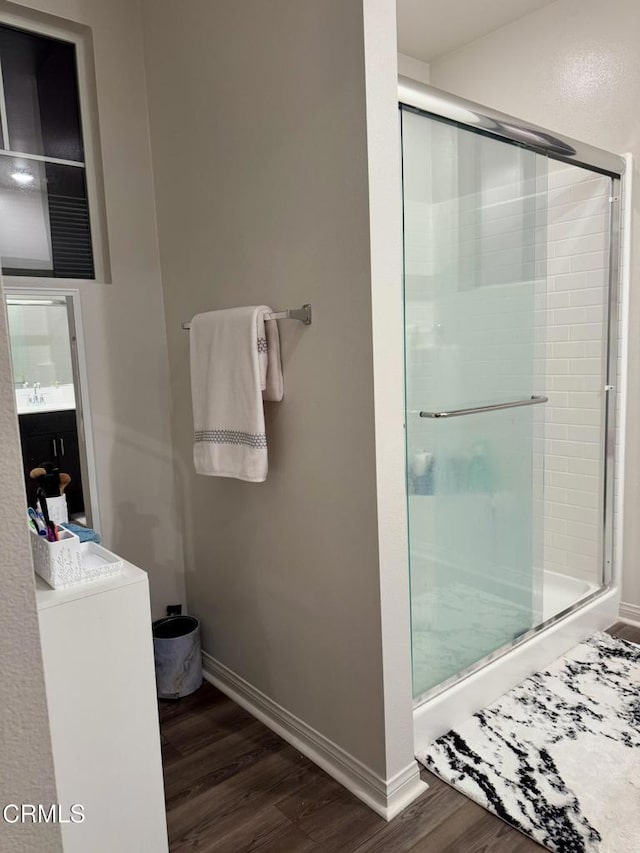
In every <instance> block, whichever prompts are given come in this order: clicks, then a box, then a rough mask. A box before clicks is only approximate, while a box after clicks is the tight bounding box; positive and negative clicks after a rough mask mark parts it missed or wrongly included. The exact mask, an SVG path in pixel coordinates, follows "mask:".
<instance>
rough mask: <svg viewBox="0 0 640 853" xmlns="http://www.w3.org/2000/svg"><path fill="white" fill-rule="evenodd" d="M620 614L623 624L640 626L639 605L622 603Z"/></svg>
mask: <svg viewBox="0 0 640 853" xmlns="http://www.w3.org/2000/svg"><path fill="white" fill-rule="evenodd" d="M618 613H619V614H620V618H621V619H622V621H623V622H630V623H631V624H633V625H640V607H639V606H638V605H637V604H625V603H624V601H621V602H620V609H619V610H618Z"/></svg>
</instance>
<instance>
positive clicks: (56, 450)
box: [52, 438, 58, 459]
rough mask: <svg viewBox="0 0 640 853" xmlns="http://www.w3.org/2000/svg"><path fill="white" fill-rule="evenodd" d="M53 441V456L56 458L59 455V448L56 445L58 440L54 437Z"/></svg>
mask: <svg viewBox="0 0 640 853" xmlns="http://www.w3.org/2000/svg"><path fill="white" fill-rule="evenodd" d="M52 441H53V458H54V459H55V458H56V456H57V455H58V448H57V447H56V440H55V438H54V439H52Z"/></svg>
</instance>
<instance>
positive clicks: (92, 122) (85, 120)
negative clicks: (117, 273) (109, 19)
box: [0, 6, 111, 289]
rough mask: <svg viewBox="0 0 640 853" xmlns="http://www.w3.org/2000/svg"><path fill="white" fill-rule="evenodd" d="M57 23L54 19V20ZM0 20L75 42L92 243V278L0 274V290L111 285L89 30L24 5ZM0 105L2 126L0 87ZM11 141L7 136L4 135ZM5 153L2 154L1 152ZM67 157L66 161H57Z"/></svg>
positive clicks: (1, 14)
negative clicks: (1, 284)
mask: <svg viewBox="0 0 640 853" xmlns="http://www.w3.org/2000/svg"><path fill="white" fill-rule="evenodd" d="M58 22H59V23H58ZM0 25H2V26H8V27H14V28H15V29H19V30H23V31H24V32H27V33H32V34H33V35H40V36H45V37H49V38H54V39H57V40H58V41H63V42H67V43H70V44H72V45H74V47H75V52H76V66H77V77H78V101H79V104H80V124H81V128H82V141H83V147H84V161H83V162H84V174H85V181H86V187H87V202H88V205H89V223H90V229H91V248H92V251H93V268H94V277H93V278H90V279H83V278H51V277H50V276H38V275H33V276H32V275H19V276H16V275H4V276H3V281H4V282H5V289H11V288H13V287H20V286H23V287H24V286H25V285H26V286H31V287H34V288H38V287H39V288H41V287H45V286H47V284H48V285H49V286H51V284H52V283H53V282H56V283H57V284H59V285H62V286H64V285H68V286H70V287H74V286H76V285H77V284H78V283H85V282H86V283H91V284H110V283H111V265H110V261H109V241H108V234H107V216H106V205H105V195H104V180H103V166H102V157H101V149H100V134H99V123H98V108H97V103H98V101H97V87H96V79H95V66H94V59H93V38H92V34H91V29H90V28H89V27H87V26H83V25H81V24H75V23H73V22H71V21H64V20H62V19H59V18H53V17H52V16H49V15H45V14H43V13H38V12H35V11H34V12H33V14H29V10H25V12H24V13H21V14H16V13H13V12H9V11H7V10H6V8H3V7H2V6H0ZM0 78H1V72H0ZM0 109H2V115H3V119H2V125H3V128H4V127H5V125H6V110H5V108H4V92H3V93H2V95H1V96H0ZM9 141H10V137H9ZM0 156H5V155H0ZM29 158H30V159H34V160H40V161H43V160H44V161H45V162H46V161H47V160H49V161H52V162H55V161H56V158H46V157H41V156H40V155H29ZM58 162H66V161H58Z"/></svg>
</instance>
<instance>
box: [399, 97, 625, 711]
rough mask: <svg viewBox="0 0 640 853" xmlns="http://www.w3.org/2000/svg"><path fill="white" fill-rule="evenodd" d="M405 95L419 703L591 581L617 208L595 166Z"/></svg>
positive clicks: (608, 451) (604, 488)
mask: <svg viewBox="0 0 640 853" xmlns="http://www.w3.org/2000/svg"><path fill="white" fill-rule="evenodd" d="M420 97H421V98H422V100H420V99H419V98H418V99H417V100H414V103H410V104H404V103H401V105H400V124H401V140H402V190H403V232H404V305H405V380H406V394H405V399H406V478H407V500H408V517H409V557H410V572H411V614H412V649H413V682H414V697H415V699H416V701H421V700H422V699H425V698H429V697H431V696H432V695H434V693H436V692H438V691H440V690H442V689H443V688H444V687H447V686H448V685H450V684H451V683H452V682H454V681H456V680H458V679H459V678H460V677H462V676H464V675H465V674H468V673H470V672H472V671H475V669H477V668H478V667H479V666H482V665H483V664H484V663H486V662H487V661H489V660H491V659H493V658H494V657H495V656H496V655H499V654H501V653H504V652H505V651H506V650H508V649H509V648H511V647H512V646H513V645H514V644H515V643H518V642H520V641H522V640H525V639H526V638H527V637H529V636H531V635H532V633H533V632H535V631H538V630H540V629H541V628H542V627H544V626H545V625H547V624H549V623H550V622H552V621H554V620H556V619H558V618H560V617H561V616H562V615H564V614H566V613H567V612H569V611H570V610H571V609H572V608H574V607H576V606H579V605H580V603H581V602H583V601H585V600H587V599H589V598H590V597H591V596H594V595H597V594H598V592H599V591H601V590H602V589H603V588H604V587H605V586H606V584H607V582H608V571H609V569H610V563H611V547H612V543H611V531H610V529H609V526H608V525H607V524H605V523H604V520H605V518H608V519H609V520H610V514H611V497H612V476H613V473H612V472H613V466H612V465H611V461H612V453H613V449H614V448H613V445H614V443H615V442H614V441H613V402H612V396H613V395H612V391H613V388H612V387H611V386H613V385H614V384H615V380H614V378H613V377H614V374H615V334H614V332H615V304H616V295H615V288H614V285H615V279H616V273H617V265H616V264H617V229H618V221H617V208H616V203H617V201H618V198H617V197H618V196H619V191H618V184H619V174H616V173H615V172H614V170H613V169H609V170H608V169H607V168H605V167H606V166H608V165H609V163H608V162H607V161H604V162H597V163H596V164H595V166H594V165H590V164H588V163H584V162H579V160H578V158H577V156H575V155H576V154H577V152H576V151H575V149H573V148H572V149H571V150H572V151H573V154H571V153H570V152H569V151H568V146H567V144H566V141H564V140H559V139H556V138H554V137H551V136H549V135H548V134H544V133H543V132H540V133H539V134H538V135H537V136H536V134H535V133H534V132H533V131H532V130H531V129H530V128H528V129H527V132H528V136H527V135H526V134H525V135H524V136H523V134H522V130H521V129H520V131H521V132H520V137H519V138H517V139H514V138H511V136H512V129H511V128H510V127H509V126H508V123H507V122H506V121H502V122H501V123H500V122H497V121H495V119H494V120H493V126H491V125H489V127H486V126H479V125H482V124H483V123H484V125H486V121H484V119H479V118H478V117H477V114H476V112H474V111H473V110H472V109H470V108H469V106H470V105H466V104H463V103H462V102H455V101H451V100H448V101H447V104H448V106H447V109H446V110H441V109H440V106H441V103H442V102H441V101H439V98H440V97H444V98H446V97H447V96H443V95H442V93H438V92H437V90H431V89H429V88H428V87H421V93H420ZM418 102H419V104H421V105H418V106H416V105H415V104H416V103H418ZM452 103H453V106H452ZM443 113H444V114H443ZM496 115H497V114H496ZM501 118H502V119H504V118H505V117H501ZM513 121H514V122H515V121H516V120H513ZM593 151H597V149H593ZM598 153H600V154H602V155H604V152H598ZM609 156H611V157H613V155H609ZM619 162H620V160H619V158H615V163H616V165H617V164H619ZM612 235H613V239H612Z"/></svg>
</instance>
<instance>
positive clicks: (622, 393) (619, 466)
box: [613, 154, 633, 588]
mask: <svg viewBox="0 0 640 853" xmlns="http://www.w3.org/2000/svg"><path fill="white" fill-rule="evenodd" d="M623 157H624V161H625V172H624V175H623V176H622V179H621V194H622V227H621V229H620V239H621V243H622V245H621V250H622V257H621V264H620V312H619V313H620V316H619V322H620V340H619V341H618V350H619V354H620V375H619V377H618V382H619V384H620V387H619V389H618V393H619V397H618V401H619V408H618V417H617V421H616V426H617V430H618V438H619V441H618V447H617V448H616V480H617V483H616V484H615V487H614V499H613V511H614V530H613V542H614V564H613V582H614V584H615V585H616V586H618V588H621V587H622V572H623V564H624V483H625V474H626V472H625V451H626V433H627V386H628V382H629V328H630V325H629V291H630V287H631V244H632V228H631V225H632V222H633V155H632V154H624V155H623ZM616 487H617V494H616V492H615V489H616Z"/></svg>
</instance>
